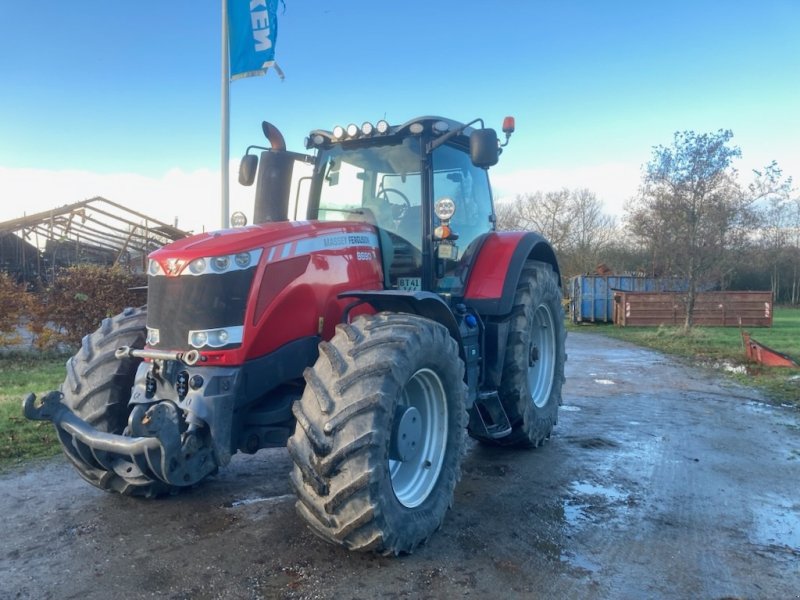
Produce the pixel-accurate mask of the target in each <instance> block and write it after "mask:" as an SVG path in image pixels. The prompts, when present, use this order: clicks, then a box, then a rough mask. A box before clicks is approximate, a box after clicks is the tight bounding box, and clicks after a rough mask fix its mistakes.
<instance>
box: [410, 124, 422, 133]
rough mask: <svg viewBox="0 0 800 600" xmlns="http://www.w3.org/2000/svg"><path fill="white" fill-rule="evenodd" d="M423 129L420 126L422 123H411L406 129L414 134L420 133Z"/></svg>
mask: <svg viewBox="0 0 800 600" xmlns="http://www.w3.org/2000/svg"><path fill="white" fill-rule="evenodd" d="M423 129H424V127H423V126H422V123H412V124H411V126H410V127H409V128H408V130H409V131H410V132H411V133H413V134H414V135H419V134H420V133H422V130H423Z"/></svg>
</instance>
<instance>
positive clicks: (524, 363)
mask: <svg viewBox="0 0 800 600" xmlns="http://www.w3.org/2000/svg"><path fill="white" fill-rule="evenodd" d="M557 281H558V280H557V275H556V273H555V272H554V271H553V268H552V267H551V266H550V265H549V264H546V263H542V262H538V261H532V260H529V261H528V262H527V263H526V264H525V268H524V269H523V271H522V273H521V275H520V278H519V284H518V285H517V290H516V293H515V295H514V308H513V309H512V313H511V317H510V318H511V327H510V330H509V335H508V345H507V347H506V354H505V361H504V363H503V375H502V381H501V383H500V390H499V395H500V401H501V402H502V404H503V408H504V409H505V411H506V414H507V415H508V419H509V422H510V423H511V427H512V429H511V433H510V434H509V435H507V436H505V437H502V438H497V439H494V438H490V437H488V436H486V435H485V432H481V431H471V432H470V433H471V434H472V435H473V437H476V438H478V439H479V440H480V441H482V442H484V443H488V444H493V445H499V446H520V447H527V448H534V447H537V446H539V445H541V444H542V443H544V441H545V440H547V439H548V438H549V437H550V434H551V432H552V431H553V427H554V426H555V424H556V421H557V420H558V407H559V405H560V404H561V386H562V385H563V383H564V363H565V361H566V353H565V350H564V342H565V338H566V331H565V327H564V310H563V307H562V305H561V293H560V290H559V287H558V283H557Z"/></svg>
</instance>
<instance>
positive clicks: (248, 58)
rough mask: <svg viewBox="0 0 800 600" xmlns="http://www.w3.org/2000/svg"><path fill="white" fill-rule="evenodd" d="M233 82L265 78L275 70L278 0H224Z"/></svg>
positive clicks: (276, 67)
mask: <svg viewBox="0 0 800 600" xmlns="http://www.w3.org/2000/svg"><path fill="white" fill-rule="evenodd" d="M225 1H226V2H227V3H228V48H229V52H230V61H231V64H230V69H231V71H230V76H231V79H232V80H233V79H241V78H242V77H253V76H257V75H263V74H264V73H266V72H267V69H268V68H269V67H274V68H275V70H276V71H277V73H278V75H280V76H281V78H283V73H282V72H281V70H280V68H278V66H277V65H276V64H275V40H276V39H277V37H278V14H277V13H278V0H225Z"/></svg>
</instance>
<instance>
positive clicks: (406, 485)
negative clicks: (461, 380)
mask: <svg viewBox="0 0 800 600" xmlns="http://www.w3.org/2000/svg"><path fill="white" fill-rule="evenodd" d="M447 438H448V424H447V394H446V392H445V390H444V385H443V384H442V380H441V379H440V378H439V376H438V375H437V374H436V373H435V372H434V371H432V370H431V369H420V370H419V371H417V372H416V373H414V375H412V377H411V379H409V381H408V383H406V385H405V386H404V387H403V389H402V390H401V392H400V398H399V400H398V404H397V408H396V409H395V414H394V419H393V421H392V436H391V441H390V444H389V476H390V478H391V482H392V490H393V491H394V495H395V497H396V498H397V500H398V501H399V502H400V504H402V505H403V506H405V507H407V508H414V507H417V506H419V505H420V504H422V503H423V502H425V500H426V499H427V498H428V496H430V494H431V492H432V491H433V488H434V487H435V486H436V483H437V481H439V475H440V474H441V471H442V465H443V464H444V456H445V450H446V448H447Z"/></svg>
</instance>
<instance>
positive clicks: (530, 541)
mask: <svg viewBox="0 0 800 600" xmlns="http://www.w3.org/2000/svg"><path fill="white" fill-rule="evenodd" d="M567 350H568V353H569V361H568V363H567V376H568V380H567V384H566V386H565V390H564V406H563V407H562V410H561V413H560V420H559V423H558V426H557V427H556V430H555V433H554V435H553V438H552V439H551V440H550V442H549V443H548V444H547V445H546V446H545V447H544V448H541V449H538V450H535V451H508V450H495V449H487V448H483V447H481V446H478V445H477V444H473V443H470V444H469V452H468V454H467V456H466V458H465V460H464V464H463V477H462V480H461V482H460V484H459V486H458V487H457V488H456V498H455V505H454V507H453V510H451V511H450V513H449V514H448V517H447V519H446V520H445V523H444V526H443V527H442V529H441V530H440V531H439V532H438V533H437V534H436V535H435V536H434V537H433V539H432V540H431V541H430V542H429V543H428V544H427V545H425V546H423V547H422V548H420V549H419V550H418V551H417V552H416V553H415V554H413V555H411V556H407V557H401V558H384V557H377V556H372V555H359V554H350V553H348V552H346V551H344V550H341V549H338V548H333V547H330V546H327V545H326V544H325V543H323V542H321V541H319V540H318V539H317V538H315V537H314V536H313V535H312V534H311V533H310V531H309V530H308V529H307V528H306V527H305V526H304V524H303V523H302V522H301V520H300V519H299V517H298V516H297V515H296V514H295V511H294V502H293V497H292V496H291V492H290V489H289V484H288V473H289V470H290V462H289V458H288V455H287V453H286V451H285V450H284V449H278V450H268V451H262V452H261V453H259V454H257V455H256V456H252V457H248V456H238V457H235V459H234V462H233V463H232V465H231V466H230V467H228V468H227V469H225V470H224V471H223V472H221V473H220V474H219V475H218V476H216V477H214V478H212V479H211V480H209V481H208V482H206V483H204V484H203V485H201V486H199V487H198V488H196V489H194V490H191V491H189V492H187V493H184V494H180V495H178V496H174V497H169V498H166V499H162V500H155V501H154V500H134V499H129V498H122V497H119V496H115V495H111V494H105V493H103V492H100V491H98V490H96V489H95V488H93V487H91V486H89V485H88V484H86V483H85V482H83V480H81V479H80V478H79V477H78V476H77V474H76V473H75V472H74V471H73V469H72V468H71V467H69V466H68V465H67V464H66V462H65V460H64V459H63V458H61V457H58V458H56V459H53V460H50V461H46V462H42V463H36V464H33V465H31V466H29V467H28V468H26V469H24V470H17V471H13V472H9V473H6V474H4V475H0V514H2V515H3V519H2V521H0V598H2V599H6V598H35V599H37V600H39V599H46V598H58V599H61V598H74V599H81V600H89V599H94V598H98V599H99V598H103V599H106V598H114V597H127V598H151V597H153V598H173V599H182V598H186V599H189V598H191V599H196V598H197V599H204V598H223V599H227V598H254V599H255V598H364V599H371V598H415V599H416V598H456V597H475V598H504V599H505V598H537V597H549V598H614V599H616V598H632V599H633V598H636V599H638V598H711V599H722V598H770V599H771V598H800V412H798V411H796V410H793V409H789V408H781V407H772V406H768V405H766V404H764V403H763V402H761V401H760V398H759V396H758V393H757V392H755V391H753V390H750V389H748V388H745V387H741V386H737V385H735V384H732V383H730V382H728V381H725V380H724V379H721V378H719V377H717V376H716V375H714V374H713V373H710V372H708V371H705V370H701V369H697V368H693V367H689V366H685V365H682V364H679V363H677V362H675V361H674V360H673V359H671V358H668V357H665V356H663V355H661V354H658V353H655V352H651V351H648V350H643V349H640V348H637V347H635V346H631V345H629V344H625V343H622V342H618V341H614V340H609V339H607V338H605V337H602V336H597V335H593V334H587V333H582V332H581V333H571V334H570V335H569V338H568V341H567ZM37 391H40V390H37Z"/></svg>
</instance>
